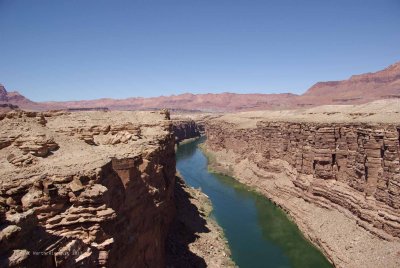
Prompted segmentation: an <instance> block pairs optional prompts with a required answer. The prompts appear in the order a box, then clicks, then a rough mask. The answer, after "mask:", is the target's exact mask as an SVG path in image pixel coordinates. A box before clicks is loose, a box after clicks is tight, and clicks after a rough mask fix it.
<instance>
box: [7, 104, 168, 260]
mask: <svg viewBox="0 0 400 268" xmlns="http://www.w3.org/2000/svg"><path fill="white" fill-rule="evenodd" d="M0 125H1V133H0V144H1V146H0V182H1V184H0V248H1V252H0V255H1V256H0V261H1V265H0V266H2V267H3V266H9V267H21V266H25V267H76V266H79V265H83V266H85V267H99V266H107V267H130V266H131V265H132V264H133V263H135V265H137V267H163V265H164V263H165V256H164V255H165V248H164V243H165V237H166V234H167V231H168V226H169V223H170V222H171V220H172V218H173V215H174V203H173V189H174V178H175V177H174V176H175V153H174V136H173V134H172V129H171V126H170V123H169V121H168V120H166V119H165V114H160V113H159V112H136V113H135V112H115V113H114V112H111V113H109V112H85V113H65V112H61V113H43V114H42V113H29V114H28V113H24V112H18V113H11V114H7V115H6V116H4V117H3V118H1V121H0ZM117 140H119V141H118V142H117Z"/></svg>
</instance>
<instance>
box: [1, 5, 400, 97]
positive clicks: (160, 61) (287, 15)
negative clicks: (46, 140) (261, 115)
mask: <svg viewBox="0 0 400 268" xmlns="http://www.w3.org/2000/svg"><path fill="white" fill-rule="evenodd" d="M396 61H400V1H399V0H335V1H333V0H307V1H298V0H291V1H289V0H272V1H267V0H264V1H250V0H247V1H244V0H243V1H240V0H237V1H236V0H211V1H208V0H201V1H200V0H159V1H155V0H141V1H111V0H108V1H105V0H69V1H61V0H58V1H54V0H26V1H23V0H0V83H2V84H4V85H5V86H6V88H7V89H8V90H18V91H20V92H21V93H22V94H24V95H25V96H27V97H29V98H31V99H33V100H36V101H43V100H74V99H75V100H76V99H94V98H101V97H113V98H125V97H131V96H143V97H149V96H159V95H172V94H180V93H184V92H192V93H208V92H215V93H217V92H227V91H229V92H237V93H277V92H293V93H299V94H301V93H303V92H304V91H305V90H306V89H307V88H309V87H310V86H312V85H313V84H314V83H315V82H318V81H325V80H338V79H346V78H348V77H349V76H350V75H352V74H358V73H364V72H368V71H376V70H379V69H382V68H384V67H386V66H387V65H390V64H392V63H394V62H396Z"/></svg>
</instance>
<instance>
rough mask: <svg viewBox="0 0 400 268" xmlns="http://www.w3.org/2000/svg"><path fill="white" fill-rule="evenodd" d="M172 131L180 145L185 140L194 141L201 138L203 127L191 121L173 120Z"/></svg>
mask: <svg viewBox="0 0 400 268" xmlns="http://www.w3.org/2000/svg"><path fill="white" fill-rule="evenodd" d="M172 122H173V123H172V129H173V132H174V135H175V142H176V143H180V142H181V141H183V140H185V139H192V138H197V137H200V136H201V133H202V132H203V127H202V125H200V124H198V123H196V122H195V121H194V120H191V119H183V120H177V119H176V120H173V121H172Z"/></svg>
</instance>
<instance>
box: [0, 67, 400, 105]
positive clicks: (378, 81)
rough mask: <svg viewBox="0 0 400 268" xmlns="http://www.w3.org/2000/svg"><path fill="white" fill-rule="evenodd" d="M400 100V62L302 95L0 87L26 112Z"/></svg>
mask: <svg viewBox="0 0 400 268" xmlns="http://www.w3.org/2000/svg"><path fill="white" fill-rule="evenodd" d="M393 98H399V99H400V62H398V63H395V64H393V65H391V66H389V67H387V68H385V69H384V70H382V71H378V72H375V73H366V74H361V75H354V76H352V77H350V78H349V79H348V80H343V81H329V82H318V83H316V84H315V85H314V86H312V87H311V88H310V89H308V90H307V91H306V92H305V93H304V94H302V95H296V94H291V93H282V94H234V93H221V94H190V93H186V94H181V95H176V96H166V97H165V96H161V97H154V98H127V99H96V100H82V101H64V102H33V101H31V100H29V99H27V98H25V97H24V96H22V95H21V94H19V93H18V92H16V91H14V92H7V90H6V89H5V88H4V86H2V85H0V104H12V105H17V106H19V107H20V108H21V109H26V110H58V109H78V110H79V109H81V108H82V109H83V108H85V109H87V108H101V109H103V108H108V109H110V110H151V109H160V108H168V109H172V110H190V111H210V112H212V111H216V112H217V111H218V112H222V111H249V110H264V109H291V108H301V107H312V106H318V105H325V104H362V103H366V102H370V101H374V100H378V99H393Z"/></svg>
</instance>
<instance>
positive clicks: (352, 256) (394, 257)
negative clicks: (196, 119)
mask: <svg viewBox="0 0 400 268" xmlns="http://www.w3.org/2000/svg"><path fill="white" fill-rule="evenodd" d="M201 147H202V150H203V152H204V153H205V154H206V156H207V157H208V160H209V168H210V170H212V171H213V172H217V173H221V174H226V175H228V176H232V177H234V178H236V179H237V180H238V181H239V182H241V183H243V184H245V185H248V186H250V187H252V189H254V190H256V191H257V192H259V193H261V194H262V195H264V196H266V197H267V198H269V199H270V200H271V201H273V202H274V203H275V204H277V205H278V206H279V207H281V208H282V209H283V210H285V211H286V212H287V214H288V215H289V216H290V218H291V219H292V220H293V221H294V222H295V223H296V224H297V226H298V227H299V229H300V230H301V232H302V233H303V234H304V236H305V237H306V238H307V239H308V240H309V241H311V242H312V243H313V244H314V245H315V246H316V247H318V248H319V249H320V250H321V252H323V254H324V255H325V256H326V257H327V258H328V259H329V260H330V261H331V262H332V263H333V264H334V266H336V267H346V268H347V267H351V268H352V267H354V268H356V267H371V268H372V267H393V268H394V267H399V265H400V260H399V258H398V256H399V254H400V251H399V249H400V247H399V245H400V244H399V242H398V241H397V240H391V241H388V240H383V239H381V238H379V237H377V236H376V235H373V234H371V233H370V232H368V231H366V230H365V229H364V228H363V227H361V226H360V225H359V222H358V221H357V220H356V219H355V218H354V217H353V216H352V214H351V213H349V212H347V211H346V210H344V209H340V207H335V208H333V207H327V206H326V205H324V203H323V202H321V203H315V200H314V201H313V203H311V202H310V201H309V200H307V199H306V198H304V197H302V196H301V194H300V193H299V189H297V187H295V185H294V184H293V182H292V180H291V176H293V173H294V171H293V169H292V168H291V167H290V165H288V163H286V162H285V161H281V160H278V159H276V160H274V163H273V165H274V166H275V167H277V169H276V170H270V172H267V171H266V170H263V169H262V168H259V167H258V166H257V165H256V164H254V163H252V162H251V161H249V159H246V158H243V155H238V154H236V153H235V152H233V151H232V150H229V151H228V150H219V151H213V150H210V148H209V147H208V146H207V145H206V144H203V145H202V146H201ZM282 170H283V172H282ZM278 171H279V172H278Z"/></svg>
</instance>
